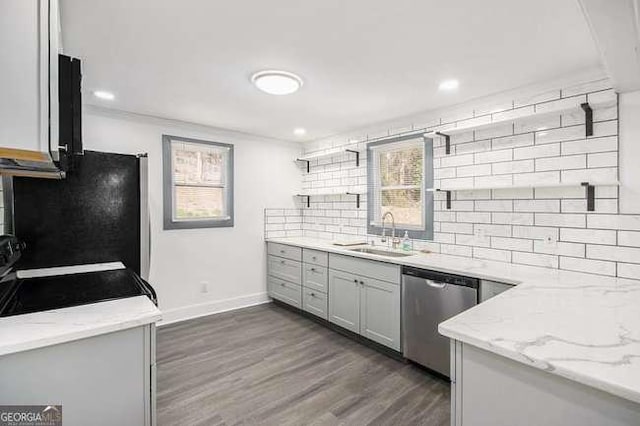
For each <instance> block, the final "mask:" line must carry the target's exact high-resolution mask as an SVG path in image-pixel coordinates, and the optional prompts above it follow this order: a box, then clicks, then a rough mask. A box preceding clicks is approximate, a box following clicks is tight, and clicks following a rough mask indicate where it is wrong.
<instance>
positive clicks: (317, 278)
mask: <svg viewBox="0 0 640 426" xmlns="http://www.w3.org/2000/svg"><path fill="white" fill-rule="evenodd" d="M327 274H328V269H327V268H325V267H322V266H317V265H310V264H307V263H305V264H304V266H303V271H302V285H303V286H304V287H307V288H312V289H314V290H318V291H321V292H323V293H326V292H327V287H328V285H327V279H328V277H327Z"/></svg>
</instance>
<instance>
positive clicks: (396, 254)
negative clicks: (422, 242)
mask: <svg viewBox="0 0 640 426" xmlns="http://www.w3.org/2000/svg"><path fill="white" fill-rule="evenodd" d="M349 251H355V252H358V253H369V254H376V255H378V256H388V257H406V256H412V255H413V253H400V252H397V251H391V250H378V249H373V248H369V247H358V248H352V249H349Z"/></svg>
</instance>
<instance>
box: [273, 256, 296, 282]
mask: <svg viewBox="0 0 640 426" xmlns="http://www.w3.org/2000/svg"><path fill="white" fill-rule="evenodd" d="M268 262H269V263H268V271H269V275H270V276H272V277H276V278H280V279H282V280H287V281H289V282H292V283H294V284H298V285H301V280H302V264H301V263H300V262H298V261H296V260H291V259H285V258H283V257H277V256H269V257H268Z"/></svg>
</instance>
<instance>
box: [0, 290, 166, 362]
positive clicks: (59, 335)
mask: <svg viewBox="0 0 640 426" xmlns="http://www.w3.org/2000/svg"><path fill="white" fill-rule="evenodd" d="M161 316H162V315H161V313H160V310H158V308H157V307H156V306H155V305H154V304H153V302H151V300H149V298H148V297H146V296H137V297H128V298H125V299H117V300H109V301H105V302H99V303H92V304H89V305H80V306H73V307H70V308H64V309H55V310H50V311H43V312H35V313H32V314H24V315H16V316H11V317H5V318H0V356H2V355H7V354H12V353H16V352H21V351H27V350H31V349H37V348H41V347H44V346H50V345H56V344H59V343H65V342H70V341H73V340H79V339H84V338H87V337H92V336H97V335H100V334H106V333H111V332H114V331H119V330H125V329H128V328H133V327H137V326H141V325H146V324H150V323H154V322H157V321H159V320H160V318H161Z"/></svg>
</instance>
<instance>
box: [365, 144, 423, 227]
mask: <svg viewBox="0 0 640 426" xmlns="http://www.w3.org/2000/svg"><path fill="white" fill-rule="evenodd" d="M367 181H368V182H367V183H368V185H367V186H368V195H367V200H368V203H367V205H368V209H367V223H368V232H369V234H377V235H380V234H381V233H382V222H383V217H384V218H385V219H387V221H386V225H387V229H390V228H391V222H392V221H391V220H390V219H391V217H393V222H395V227H396V236H398V237H402V236H403V235H404V233H405V231H406V232H407V233H408V235H409V237H410V238H414V239H433V192H432V191H429V189H431V188H432V187H433V141H432V140H431V139H429V138H424V137H422V136H415V135H413V136H404V137H397V138H391V139H385V140H383V141H379V142H371V143H369V144H368V145H367ZM388 213H390V214H388ZM387 235H389V232H387Z"/></svg>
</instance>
